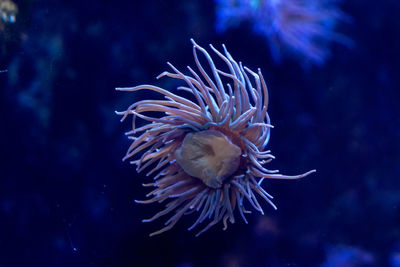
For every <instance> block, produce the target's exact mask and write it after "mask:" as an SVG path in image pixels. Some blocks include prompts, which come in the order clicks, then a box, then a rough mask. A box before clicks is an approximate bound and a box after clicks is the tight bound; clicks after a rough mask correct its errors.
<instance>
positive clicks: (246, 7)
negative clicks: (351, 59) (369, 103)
mask: <svg viewBox="0 0 400 267" xmlns="http://www.w3.org/2000/svg"><path fill="white" fill-rule="evenodd" d="M216 2H217V21H216V29H217V31H218V32H223V31H225V30H226V29H227V28H230V27H234V26H235V25H237V24H239V23H240V22H241V21H249V22H250V23H251V24H252V25H253V29H254V31H255V32H256V33H259V34H261V35H263V36H265V38H266V39H267V41H268V44H269V48H270V51H271V55H272V58H273V59H274V60H275V62H281V60H282V56H283V55H284V54H288V55H293V56H294V57H296V58H297V59H299V61H300V62H301V65H309V64H315V65H322V64H323V63H324V62H325V60H326V59H327V58H328V57H329V56H330V50H329V44H330V43H331V42H336V43H340V44H342V45H345V46H347V47H352V46H353V42H352V41H351V40H350V39H349V38H348V37H346V36H345V35H343V34H341V33H338V32H336V31H335V27H336V26H337V24H338V23H339V22H350V21H351V19H350V17H349V16H348V15H346V14H344V13H343V12H342V11H341V10H340V9H339V8H338V7H337V6H336V3H335V2H337V1H334V0H322V1H311V0H286V1H282V0H217V1H216Z"/></svg>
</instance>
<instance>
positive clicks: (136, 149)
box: [117, 40, 315, 235]
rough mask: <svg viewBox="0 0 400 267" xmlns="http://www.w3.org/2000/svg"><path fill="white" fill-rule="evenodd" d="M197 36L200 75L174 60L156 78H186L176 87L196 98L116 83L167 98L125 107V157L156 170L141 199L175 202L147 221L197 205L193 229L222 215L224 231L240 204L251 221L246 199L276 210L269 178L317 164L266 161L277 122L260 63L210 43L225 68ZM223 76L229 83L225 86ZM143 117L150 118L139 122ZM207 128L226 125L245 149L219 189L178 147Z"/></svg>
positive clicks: (218, 128) (140, 166)
mask: <svg viewBox="0 0 400 267" xmlns="http://www.w3.org/2000/svg"><path fill="white" fill-rule="evenodd" d="M191 41H192V43H193V55H194V59H195V63H196V67H197V69H198V71H199V74H198V73H196V72H195V71H194V70H193V69H192V68H190V67H187V68H188V70H189V72H190V73H191V76H189V75H185V74H183V73H182V72H180V71H179V70H178V69H176V68H175V67H174V66H173V65H172V64H170V63H168V65H169V66H170V67H171V69H172V71H173V72H167V71H166V72H163V73H161V74H160V75H159V76H158V77H157V78H161V77H164V76H167V77H171V78H175V79H180V80H183V81H184V82H185V83H186V85H185V86H181V87H178V90H184V91H187V92H189V93H191V94H192V95H193V99H195V101H191V100H189V99H186V98H184V97H181V96H179V95H177V94H174V93H171V92H169V91H167V90H165V89H162V88H160V87H157V86H153V85H139V86H135V87H129V88H117V90H119V91H131V92H136V91H141V90H150V91H154V92H157V93H159V94H161V95H164V97H165V100H142V101H138V102H136V103H134V104H132V105H131V106H130V107H129V108H128V109H127V110H126V111H123V112H117V114H119V115H122V119H121V121H123V120H124V119H125V118H126V117H127V116H129V115H132V116H133V124H132V130H130V131H129V132H127V133H126V135H127V136H128V138H129V139H131V140H132V144H131V146H130V147H129V149H128V151H127V153H126V156H125V157H124V160H126V159H132V160H131V163H132V164H134V165H136V170H137V172H141V171H143V170H144V169H146V168H148V169H149V171H148V172H147V174H146V175H147V176H149V175H154V182H153V183H150V184H144V186H146V187H155V189H154V190H153V191H151V192H150V193H148V194H147V197H149V199H148V200H142V201H137V202H138V203H144V204H147V203H154V202H160V203H161V202H164V201H167V200H168V201H169V202H168V203H167V204H166V205H165V209H164V210H162V211H160V212H158V213H157V214H155V215H154V216H153V217H152V218H150V219H147V220H143V221H144V222H150V221H153V220H155V219H157V218H159V217H161V216H163V215H166V214H169V213H172V212H174V214H173V216H172V217H170V218H169V219H168V220H167V221H166V222H165V227H164V228H162V229H160V230H158V231H156V232H154V233H152V234H151V235H157V234H160V233H162V232H165V231H167V230H169V229H171V228H172V227H173V226H174V225H175V224H176V223H177V222H178V220H179V219H180V218H181V217H182V216H183V215H185V214H189V213H192V212H198V213H199V216H198V218H197V220H196V221H195V222H194V223H193V225H192V226H191V227H189V230H191V229H193V228H194V227H196V226H197V225H199V224H201V223H203V222H205V221H208V224H206V226H205V227H204V228H203V229H202V230H201V231H200V232H199V233H198V235H199V234H201V233H203V232H204V231H206V230H208V229H209V228H210V227H212V226H213V225H215V224H217V223H218V222H220V221H221V220H222V222H223V225H224V230H225V229H226V228H227V222H228V220H229V222H231V223H234V222H235V216H234V213H235V212H234V211H235V210H236V209H237V210H238V211H239V214H240V216H241V218H242V219H243V220H244V222H246V223H247V220H246V217H245V214H246V213H250V211H249V210H247V209H246V208H245V201H244V200H245V199H246V200H247V201H248V203H249V204H250V206H252V207H253V208H254V209H255V210H257V211H259V212H260V213H262V214H263V209H262V208H261V205H260V204H259V202H258V200H257V198H256V195H259V196H261V198H263V199H264V200H265V201H267V202H268V203H269V204H270V205H271V206H272V207H273V208H274V209H276V206H275V205H274V204H273V203H272V201H271V199H272V196H271V195H270V194H268V193H267V192H266V191H265V190H264V189H263V188H262V187H261V182H262V181H263V179H265V178H269V179H298V178H301V177H304V176H306V175H308V174H310V173H312V172H314V171H315V170H311V171H309V172H306V173H304V174H300V175H296V176H286V175H282V174H278V171H277V170H268V169H266V168H265V167H264V166H263V165H264V164H266V163H268V162H269V161H271V160H272V159H273V158H274V157H273V156H272V155H271V154H270V151H265V150H264V148H265V146H266V145H267V143H268V140H269V137H270V129H271V128H272V125H271V124H270V118H269V116H268V113H267V109H268V89H267V86H266V83H265V81H264V78H263V76H262V74H261V71H260V69H258V71H257V72H253V71H251V70H250V69H248V68H247V67H244V66H243V65H242V64H241V63H240V62H239V63H237V62H236V61H235V60H234V59H233V58H232V56H231V55H230V53H229V52H228V51H227V49H226V48H225V46H224V45H223V53H221V52H220V51H218V50H217V49H215V48H214V47H213V46H212V45H210V48H211V50H213V51H214V52H215V54H216V55H217V56H218V57H219V58H220V59H221V60H222V61H223V62H224V63H225V64H226V66H227V70H225V71H222V70H219V69H217V68H216V66H215V64H214V61H213V60H212V58H211V56H210V55H209V54H208V52H207V51H206V50H205V49H204V48H202V47H201V46H199V45H198V44H197V43H195V41H194V40H191ZM199 54H201V55H202V56H204V57H205V59H206V62H207V64H208V66H207V68H208V69H210V70H211V75H209V74H208V73H207V72H206V71H205V68H204V67H203V65H202V64H201V63H200V60H199ZM223 80H229V81H230V82H228V83H227V84H226V85H225V86H224V85H223ZM252 81H253V83H254V84H255V87H254V86H253V83H252ZM150 111H152V112H154V111H156V112H160V113H161V114H162V115H161V116H157V117H151V116H149V115H145V114H144V113H146V112H150ZM137 117H138V118H140V119H143V120H145V121H148V122H149V123H148V124H145V125H144V126H141V127H136V125H135V121H136V118H137ZM208 130H213V131H219V132H221V133H222V134H223V135H224V136H226V138H227V139H229V140H230V141H231V142H232V143H234V144H235V145H236V146H238V147H240V149H241V155H240V166H239V168H237V170H236V171H235V172H234V173H233V174H232V175H230V177H228V178H227V179H225V180H224V182H223V183H222V184H221V185H220V186H218V187H216V188H214V187H210V186H207V185H206V184H205V183H204V182H203V181H202V180H201V179H198V178H197V177H193V176H190V175H189V174H187V173H186V172H185V171H184V170H183V168H182V167H181V166H180V165H179V164H178V162H177V160H176V157H175V154H174V152H175V151H177V150H178V149H179V148H180V147H181V146H182V145H183V140H184V138H185V136H186V135H187V134H188V133H191V132H202V131H208Z"/></svg>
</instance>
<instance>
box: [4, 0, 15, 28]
mask: <svg viewBox="0 0 400 267" xmlns="http://www.w3.org/2000/svg"><path fill="white" fill-rule="evenodd" d="M17 13H18V7H17V5H16V4H15V3H14V2H13V1H11V0H0V18H1V19H0V27H4V25H3V23H14V22H15V20H16V15H17Z"/></svg>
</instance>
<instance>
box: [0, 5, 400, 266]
mask: <svg viewBox="0 0 400 267" xmlns="http://www.w3.org/2000/svg"><path fill="white" fill-rule="evenodd" d="M0 2H1V1H0ZM15 3H16V4H17V5H18V8H19V12H18V14H17V17H16V22H15V23H8V24H4V23H3V25H4V27H1V28H0V70H6V71H4V72H1V73H0V125H1V126H0V137H1V138H0V266H5V267H7V266H180V267H183V266H185V267H189V266H400V164H399V163H400V105H399V99H400V76H399V70H400V64H399V60H400V52H399V51H400V50H399V47H400V21H399V20H398V14H399V12H400V2H398V1H394V0H384V1H361V0H354V1H343V2H342V3H340V8H341V9H342V10H343V12H344V13H346V14H347V15H348V16H349V17H351V18H352V20H351V22H347V23H341V24H338V25H337V27H336V30H337V31H338V32H340V33H342V34H344V35H346V36H347V37H349V38H350V39H351V40H352V41H353V42H354V46H353V47H346V46H343V45H341V44H339V43H332V44H331V45H330V46H329V49H330V51H331V57H330V58H328V59H327V60H326V61H325V63H324V64H323V65H321V66H308V67H304V65H303V64H301V62H300V63H299V58H296V57H291V56H290V55H288V56H287V57H285V58H284V59H282V61H281V62H280V63H278V62H276V61H275V60H274V59H273V58H272V56H271V50H270V48H269V44H268V42H267V41H266V39H265V37H264V36H262V35H260V34H259V33H257V32H255V31H253V29H252V26H251V25H250V23H249V22H246V21H243V22H242V23H240V24H238V25H236V26H234V27H231V28H228V29H226V31H224V32H217V31H216V29H215V23H216V17H217V16H216V14H217V9H216V3H214V2H213V1H201V0H196V1H174V0H173V1H166V0H164V1H118V0H116V1H71V0H69V1H66V0H58V1H44V0H38V1H33V0H31V1H29V0H26V1H15ZM190 38H194V39H195V40H196V41H197V42H198V43H199V44H200V45H203V46H208V44H209V43H212V44H214V45H215V46H216V47H220V45H221V44H222V43H224V44H226V46H227V47H228V50H229V51H230V53H231V54H232V55H233V57H234V58H235V59H237V60H238V61H242V62H243V63H244V65H246V66H248V67H250V68H252V69H257V68H258V67H260V68H261V69H262V71H263V74H264V77H265V78H266V81H267V83H268V87H269V93H270V103H269V114H270V117H271V120H272V124H273V125H274V126H275V128H274V129H273V130H272V134H271V140H270V143H269V144H268V149H271V150H272V153H273V154H274V155H275V156H276V159H275V160H273V161H272V162H271V163H269V164H268V167H269V166H271V169H279V170H280V171H281V172H283V173H286V174H297V173H301V172H305V171H308V170H310V169H314V168H315V169H317V173H316V174H313V175H311V176H309V177H306V178H304V179H301V180H296V181H285V180H283V181H279V180H278V181H276V180H273V181H264V186H265V187H266V190H267V191H268V192H269V193H271V194H272V195H273V196H274V197H275V201H274V202H275V204H276V205H277V206H278V210H277V211H274V210H273V209H272V208H270V207H268V205H267V204H264V205H263V207H265V209H264V210H265V211H266V214H265V215H264V216H261V215H260V214H258V213H256V212H253V213H252V214H251V215H250V216H248V220H249V224H248V225H246V224H244V223H243V222H241V221H240V220H237V223H236V224H234V225H230V226H229V228H228V229H227V230H226V231H222V229H221V228H222V225H217V226H216V227H213V228H212V229H211V230H209V231H208V232H206V233H205V234H203V235H201V236H200V237H198V238H196V237H194V233H193V232H188V231H186V229H187V227H189V226H190V225H191V223H192V221H193V219H194V218H195V216H185V217H184V219H182V220H181V221H180V222H179V223H178V224H177V225H176V226H175V227H174V228H173V229H172V230H171V231H168V232H166V233H164V234H162V235H160V236H156V237H151V238H150V237H148V234H149V233H150V232H152V231H154V230H157V229H159V228H160V227H161V226H162V224H163V222H164V221H163V220H159V221H156V222H153V223H146V224H143V223H142V222H141V220H142V219H143V218H148V217H151V216H152V214H154V213H156V212H157V211H159V210H160V209H161V207H162V205H159V204H152V205H139V204H135V203H134V200H135V199H144V198H145V194H146V193H147V190H145V189H144V188H143V187H142V186H141V184H142V183H147V182H150V180H151V178H148V177H145V176H144V175H138V174H137V173H136V172H135V169H134V168H133V167H132V166H130V165H129V164H128V162H122V161H121V158H122V157H123V156H124V154H125V151H126V149H127V148H128V146H129V140H127V139H126V137H125V136H124V132H126V131H128V130H129V127H130V123H129V122H125V123H122V124H121V123H120V122H119V119H120V118H119V117H118V116H116V115H115V114H114V110H124V109H125V108H126V107H127V106H129V105H130V104H131V103H133V102H134V101H136V100H137V99H139V98H141V97H142V98H141V99H143V98H146V97H149V96H151V94H144V95H143V96H141V95H140V94H139V95H138V94H132V93H125V92H116V91H115V90H114V88H115V87H119V86H134V85H138V84H143V83H145V84H156V85H158V86H161V87H165V88H167V89H169V90H173V89H174V87H176V83H174V82H172V83H171V81H169V80H168V79H162V80H159V81H158V80H156V79H155V77H156V76H157V75H158V74H160V73H161V72H162V71H164V70H166V69H167V68H168V66H167V64H166V62H167V61H169V62H172V63H173V64H174V65H175V66H176V67H178V68H179V69H182V70H183V69H184V68H186V66H187V65H190V66H194V61H193V57H192V46H191V43H190ZM341 264H342V265H341ZM345 264H347V265H345Z"/></svg>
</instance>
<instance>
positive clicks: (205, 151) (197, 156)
mask: <svg viewBox="0 0 400 267" xmlns="http://www.w3.org/2000/svg"><path fill="white" fill-rule="evenodd" d="M174 155H175V158H176V161H177V163H178V164H179V166H180V167H181V168H182V169H183V170H184V171H185V172H186V173H187V174H189V175H190V176H193V177H196V178H198V179H200V180H201V181H202V182H203V183H204V184H205V185H207V186H209V187H211V188H221V187H222V184H223V182H224V180H225V179H226V178H228V177H229V176H231V175H232V174H234V173H235V172H236V171H237V170H238V168H239V165H240V157H241V155H242V151H241V149H240V147H239V146H237V145H235V144H234V143H233V142H232V141H231V140H230V139H229V138H228V137H227V136H225V135H224V134H223V133H221V132H220V131H216V130H204V131H200V132H190V133H188V134H186V136H185V138H184V139H183V142H182V144H181V146H180V147H179V148H178V149H177V150H175V153H174Z"/></svg>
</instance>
